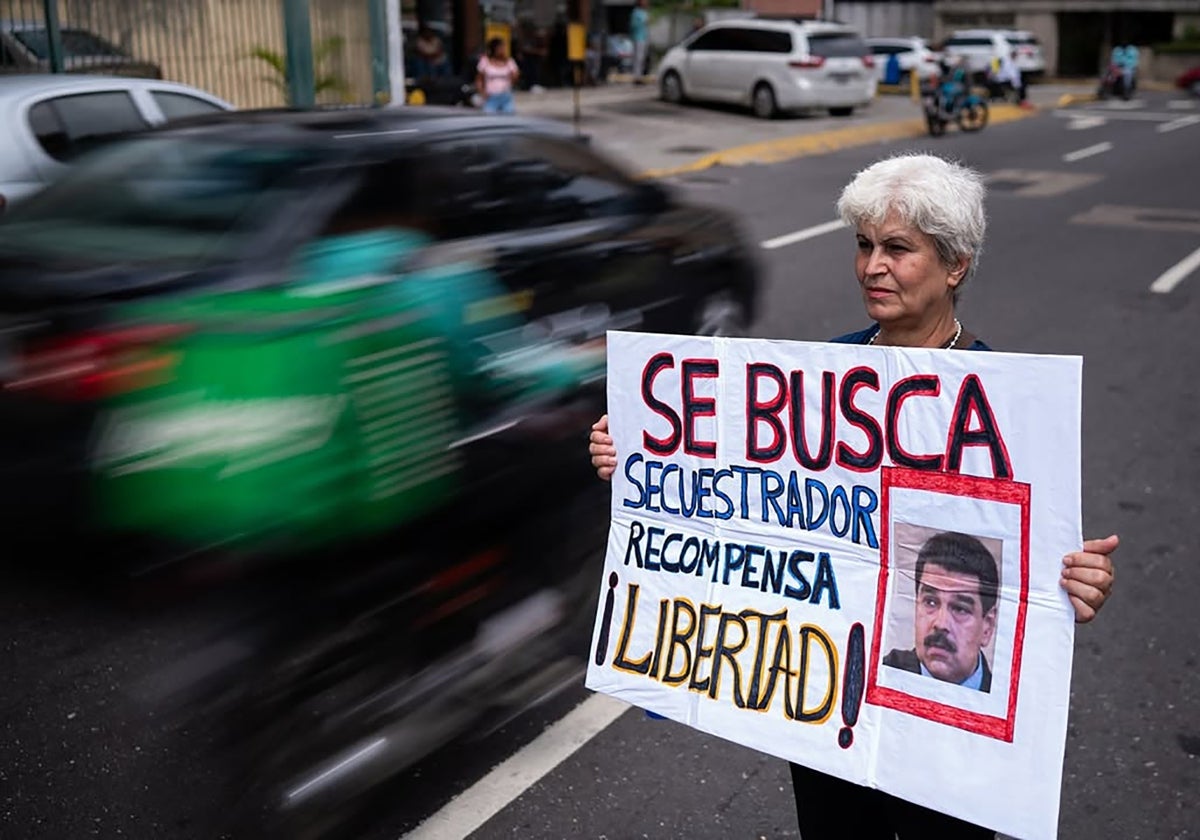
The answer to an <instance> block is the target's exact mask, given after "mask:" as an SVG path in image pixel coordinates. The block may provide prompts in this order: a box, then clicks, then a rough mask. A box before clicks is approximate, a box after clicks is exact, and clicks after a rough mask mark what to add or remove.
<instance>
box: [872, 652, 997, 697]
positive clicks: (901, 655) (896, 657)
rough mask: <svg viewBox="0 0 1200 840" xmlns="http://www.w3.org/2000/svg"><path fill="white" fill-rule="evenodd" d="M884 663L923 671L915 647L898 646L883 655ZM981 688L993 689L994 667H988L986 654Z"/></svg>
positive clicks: (911, 670) (917, 671) (915, 671)
mask: <svg viewBox="0 0 1200 840" xmlns="http://www.w3.org/2000/svg"><path fill="white" fill-rule="evenodd" d="M883 664H884V665H887V666H889V667H892V668H899V669H900V670H902V671H910V672H911V673H914V674H919V673H921V660H920V659H918V658H917V651H916V649H915V648H914V649H912V650H900V649H899V648H896V649H895V650H893V651H892V652H891V653H889V654H888V655H887V656H885V657H883ZM979 690H980V691H991V690H992V669H991V668H989V667H988V661H987V657H986V656H984V657H983V680H982V681H981V682H980V683H979Z"/></svg>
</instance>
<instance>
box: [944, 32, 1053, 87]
mask: <svg viewBox="0 0 1200 840" xmlns="http://www.w3.org/2000/svg"><path fill="white" fill-rule="evenodd" d="M1014 50H1016V53H1017V56H1016V64H1017V69H1018V70H1020V71H1021V74H1022V76H1026V77H1028V78H1026V79H1025V80H1026V81H1028V80H1029V78H1035V77H1037V76H1040V75H1042V74H1043V73H1045V72H1046V59H1045V57H1044V56H1043V55H1042V45H1041V43H1040V42H1039V41H1038V39H1037V38H1036V37H1035V36H1034V35H1033V33H1031V32H1025V31H1023V30H1016V29H961V30H959V31H957V32H955V33H954V34H952V35H951V36H950V37H949V38H947V39H946V41H945V43H943V44H942V53H943V54H945V56H946V57H947V58H955V57H957V56H964V57H965V58H966V59H967V70H968V72H970V73H971V74H972V75H974V76H985V75H987V72H988V68H989V66H990V65H991V62H992V59H993V58H1000V57H1001V56H1002V55H1004V54H1006V53H1012V52H1013V51H1014Z"/></svg>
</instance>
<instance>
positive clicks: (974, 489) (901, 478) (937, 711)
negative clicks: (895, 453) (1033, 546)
mask: <svg viewBox="0 0 1200 840" xmlns="http://www.w3.org/2000/svg"><path fill="white" fill-rule="evenodd" d="M894 489H906V490H924V491H927V492H930V493H943V494H945V495H947V496H960V497H966V498H971V499H981V500H983V501H988V502H999V503H1001V504H1008V505H1017V506H1018V507H1019V508H1020V510H1021V557H1020V578H1021V580H1020V595H1019V598H1018V601H1017V626H1016V630H1015V632H1014V635H1013V656H1012V673H1011V674H1009V680H1008V684H1009V692H1008V709H1007V711H1006V714H1005V716H1004V717H1002V718H1001V717H995V716H993V715H985V714H982V713H979V712H969V711H966V710H964V709H960V708H957V707H955V706H948V705H946V704H945V703H938V702H936V701H934V700H929V699H927V698H924V697H916V696H914V695H911V694H907V693H905V692H903V691H899V690H897V689H894V688H888V687H887V686H882V685H879V683H878V681H877V679H876V678H877V675H878V674H879V648H880V645H881V644H882V640H883V622H884V606H885V605H886V603H887V585H888V575H889V556H890V554H891V491H892V490H894ZM879 505H880V511H879V517H880V542H879V590H878V593H877V594H876V597H875V634H874V638H873V640H872V642H871V662H870V667H868V668H867V696H866V702H868V703H870V704H871V705H874V706H883V707H884V708H888V709H895V710H896V711H899V712H905V713H907V714H910V715H916V716H917V717H922V718H925V719H926V720H932V721H936V722H938V723H944V724H946V725H947V726H953V727H955V728H956V729H963V730H966V731H967V732H974V733H976V734H978V735H986V736H988V737H990V738H996V739H998V740H1001V741H1007V742H1009V743H1011V742H1012V739H1013V724H1014V722H1015V720H1016V716H1017V690H1018V688H1019V687H1020V680H1021V654H1022V652H1023V650H1024V648H1025V611H1026V609H1027V608H1028V603H1029V485H1028V484H1022V483H1019V482H1016V481H1008V480H1000V479H995V478H978V477H976V476H969V475H956V474H953V473H944V472H926V471H923V470H910V469H905V468H901V467H884V468H883V469H882V471H881V474H880V484H879Z"/></svg>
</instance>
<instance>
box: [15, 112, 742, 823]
mask: <svg viewBox="0 0 1200 840" xmlns="http://www.w3.org/2000/svg"><path fill="white" fill-rule="evenodd" d="M757 294H758V279H757V271H756V266H755V261H754V259H753V256H752V251H751V249H750V248H749V247H748V246H747V244H746V243H745V241H744V240H743V239H742V238H741V236H740V235H739V233H738V231H737V226H736V224H735V222H734V220H733V219H732V218H731V217H730V216H728V215H726V214H725V213H722V212H719V211H717V210H714V209H710V208H701V207H694V206H689V205H688V204H686V203H684V202H681V201H679V200H678V199H676V198H675V197H674V196H673V195H672V194H671V193H670V192H668V190H667V189H665V188H664V187H662V186H661V185H658V184H654V183H649V182H643V181H639V180H638V179H637V178H635V177H632V176H631V175H630V174H628V173H627V172H625V171H624V170H623V169H622V168H620V167H619V166H616V165H614V164H613V163H611V162H609V161H608V160H606V159H605V158H604V157H603V156H602V155H599V154H597V153H596V152H595V151H594V150H592V149H591V148H589V146H588V145H587V144H586V143H585V142H582V141H580V140H579V139H577V138H575V137H574V136H572V135H571V134H570V133H569V131H568V130H567V129H565V128H564V127H561V126H559V125H557V124H552V123H540V122H535V121H530V120H524V119H519V118H512V117H486V116H480V115H477V114H476V113H474V112H466V111H463V110H462V109H438V108H433V107H422V108H395V109H386V110H384V109H371V110H366V109H364V110H358V111H355V110H336V111H326V112H322V111H311V112H291V111H271V112H232V113H229V114H225V115H215V116H205V117H197V118H194V119H190V120H186V121H183V122H180V123H177V124H175V125H173V126H171V127H166V128H162V129H155V130H150V131H147V132H144V133H139V134H135V135H130V136H129V137H127V138H126V139H124V140H122V141H119V142H117V143H114V144H112V145H106V146H105V147H104V148H102V149H98V150H96V151H94V152H93V153H91V154H89V155H87V156H85V157H84V158H82V159H81V160H80V161H79V163H78V165H77V166H76V167H75V168H74V169H73V170H72V171H71V172H70V173H68V174H67V175H65V176H64V177H63V178H62V179H61V180H59V181H57V182H56V183H54V184H52V185H51V186H49V187H48V188H46V189H45V190H44V191H42V192H40V193H38V194H37V195H36V196H34V197H31V198H30V199H29V200H28V201H27V202H24V203H22V204H20V205H18V206H16V207H15V208H13V210H12V212H11V214H9V215H7V216H6V217H5V218H4V220H3V221H0V337H2V338H3V343H2V345H0V380H2V383H3V389H2V390H0V434H2V437H0V441H3V442H2V443H0V446H3V447H4V452H3V457H0V523H2V524H3V527H4V530H5V536H6V548H7V549H8V551H7V552H6V555H7V557H8V558H9V562H10V563H12V562H17V563H24V564H29V565H35V566H39V567H48V566H52V565H54V564H62V563H75V564H76V566H77V567H79V568H87V569H91V570H96V569H110V568H118V569H121V570H122V571H124V572H126V573H135V574H137V575H139V576H140V577H139V580H142V581H147V580H149V581H154V586H155V587H156V588H154V589H152V590H150V592H151V595H152V597H157V594H156V593H159V592H170V591H173V590H171V587H172V586H177V585H178V584H177V583H174V581H177V580H183V581H185V582H192V581H196V580H203V581H205V586H206V587H209V588H211V587H213V586H215V585H218V584H219V585H220V586H221V587H222V591H229V590H230V589H231V588H236V590H237V592H238V593H239V596H238V597H239V598H240V599H241V600H240V601H239V603H244V604H246V605H247V606H246V608H245V609H244V610H241V611H239V613H238V616H237V617H236V619H235V620H232V622H231V623H220V624H216V623H214V624H213V626H211V627H210V628H209V632H210V636H211V645H210V646H209V647H198V648H197V650H196V652H195V653H196V658H197V661H198V662H201V663H202V664H201V665H196V666H195V667H192V666H191V665H190V664H189V663H190V662H191V659H189V657H187V656H181V657H180V659H179V669H178V671H177V672H173V673H171V674H159V675H157V677H156V678H154V679H151V680H150V682H152V683H154V684H155V685H157V686H158V688H157V689H156V692H157V696H158V697H159V698H160V699H161V698H164V697H167V696H170V697H171V698H173V701H174V702H175V703H178V704H181V705H182V706H184V707H190V708H201V709H207V710H215V713H216V714H218V715H221V716H224V715H227V716H228V719H229V720H232V721H234V722H235V726H234V728H233V729H231V730H230V731H229V733H228V734H229V738H230V741H231V744H232V752H233V754H234V755H236V756H238V758H237V760H236V762H235V763H236V765H237V766H238V767H240V768H241V772H242V775H241V776H240V777H239V778H240V779H241V782H240V784H239V785H238V791H239V798H240V799H242V800H244V801H245V803H246V804H245V807H244V808H239V807H233V806H231V807H230V808H228V809H227V811H228V814H229V815H230V818H231V819H232V820H234V821H235V822H236V823H237V824H238V827H239V828H240V829H241V830H245V831H248V832H250V833H248V834H247V835H246V836H265V832H267V831H268V830H270V829H271V828H272V827H273V828H274V829H275V830H276V831H278V832H279V833H280V834H281V835H282V836H286V837H292V838H295V837H304V836H313V837H316V836H328V835H330V834H333V833H336V832H339V831H340V832H343V833H348V835H349V836H354V833H353V828H352V826H353V825H354V820H355V818H356V817H358V816H360V815H361V814H362V813H365V810H364V809H365V808H366V805H365V803H366V801H367V800H369V799H370V797H371V795H372V794H373V793H374V792H376V791H378V790H379V789H380V786H381V784H382V783H383V782H385V781H386V780H388V779H390V778H392V777H394V776H395V774H396V773H397V772H399V771H400V770H402V769H403V768H405V767H407V766H409V765H411V764H412V763H413V762H414V761H417V760H419V759H420V758H421V757H422V756H425V755H427V754H428V753H429V752H430V751H432V750H434V749H436V748H437V747H438V746H439V745H440V744H442V743H444V742H446V741H447V740H449V739H452V738H454V737H456V736H458V735H460V734H462V733H463V732H465V731H470V730H479V728H480V727H481V726H483V728H485V729H486V728H487V727H488V726H489V725H498V723H500V722H503V721H504V720H507V719H509V717H511V716H512V715H513V714H516V713H518V712H519V711H520V710H521V709H522V708H524V707H525V706H526V705H527V704H530V703H533V702H535V701H536V700H538V699H539V698H543V697H545V696H547V695H548V694H551V693H553V692H554V691H555V690H557V689H558V688H561V687H562V686H564V685H567V684H571V683H572V681H574V682H575V683H577V682H578V680H579V678H580V675H581V673H582V671H581V670H579V669H580V668H581V664H582V657H583V655H584V651H585V649H586V638H587V636H588V632H589V628H590V625H591V621H592V616H593V615H594V609H595V601H596V598H597V593H598V591H599V574H600V569H601V567H602V566H601V561H602V553H603V548H604V542H605V541H604V532H605V528H606V527H607V504H608V502H607V495H608V494H607V490H608V488H607V485H605V484H603V483H602V482H599V481H597V480H596V479H595V476H594V473H593V472H592V470H591V468H590V465H589V463H588V460H587V456H586V450H585V445H584V440H585V436H586V431H587V428H588V426H589V425H590V423H591V422H592V421H593V420H594V419H595V418H596V417H597V416H598V414H599V413H600V412H601V411H603V408H604V367H603V358H604V337H605V331H606V330H607V329H613V328H615V329H632V330H647V331H656V332H664V333H696V332H699V333H709V334H727V335H728V334H737V333H739V332H740V331H742V330H743V328H744V327H746V325H747V324H748V323H749V322H750V321H751V319H753V317H754V316H755V307H756V300H757ZM347 348H357V349H355V352H354V353H353V354H352V353H349V351H348V350H347ZM181 407H182V408H184V409H186V410H183V411H182V412H177V411H176V410H177V409H180V408H181ZM268 409H269V410H268ZM154 412H158V413H157V414H156V413H154ZM172 412H175V414H172ZM122 418H124V419H122ZM164 418H168V419H170V422H166V420H164ZM171 418H173V419H171ZM247 453H249V455H247ZM139 482H140V483H139ZM171 570H175V571H174V572H172V571H171ZM231 579H232V580H233V581H234V582H232V583H231V582H230V580H231ZM157 587H162V588H157ZM214 651H215V652H217V653H213V652H214ZM230 651H235V653H232V654H231V653H230ZM218 654H219V655H218ZM214 662H219V664H214ZM164 686H166V688H164ZM155 702H158V701H155ZM163 702H165V701H163ZM164 719H165V717H164ZM481 721H490V722H491V723H490V724H481ZM330 768H334V769H333V770H331V769H330ZM220 810H221V814H220V816H224V815H225V813H226V809H220ZM260 818H262V820H263V822H264V823H265V827H262V829H261V831H260V830H259V829H258V828H247V826H249V825H251V824H254V823H256V821H258V820H259V819H260ZM223 830H224V829H223ZM214 836H215V835H214Z"/></svg>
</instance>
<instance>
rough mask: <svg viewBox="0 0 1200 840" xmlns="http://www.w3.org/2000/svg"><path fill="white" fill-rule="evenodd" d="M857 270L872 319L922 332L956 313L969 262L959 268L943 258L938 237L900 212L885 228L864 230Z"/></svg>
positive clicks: (869, 225)
mask: <svg viewBox="0 0 1200 840" xmlns="http://www.w3.org/2000/svg"><path fill="white" fill-rule="evenodd" d="M857 241H858V246H857V248H856V250H855V256H854V271H855V274H856V275H857V276H858V283H859V285H860V286H861V288H862V295H863V304H864V306H866V309H867V315H868V316H869V317H870V318H871V320H873V321H878V322H879V323H880V324H881V325H885V326H887V325H892V326H896V327H910V328H911V327H918V326H921V325H923V324H926V323H933V322H934V321H935V320H936V319H938V318H940V317H945V316H946V315H947V314H948V313H949V312H952V311H953V309H954V298H953V293H954V289H955V287H957V286H958V284H959V283H960V282H962V278H963V275H964V274H965V273H966V270H967V260H965V259H964V260H962V261H961V262H960V264H959V265H957V266H955V267H954V268H953V269H951V268H948V267H947V266H946V265H945V264H944V263H943V262H942V261H941V260H940V259H939V258H938V254H937V248H936V247H935V246H934V243H933V237H932V236H930V235H929V234H927V233H925V232H924V231H921V230H918V229H917V228H915V227H911V226H909V225H908V224H906V223H904V222H903V221H901V220H900V217H899V216H898V215H896V214H895V213H889V214H888V216H887V218H886V219H884V221H883V223H882V224H878V225H876V224H873V223H871V222H863V223H862V224H860V225H859V226H858V231H857Z"/></svg>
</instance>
